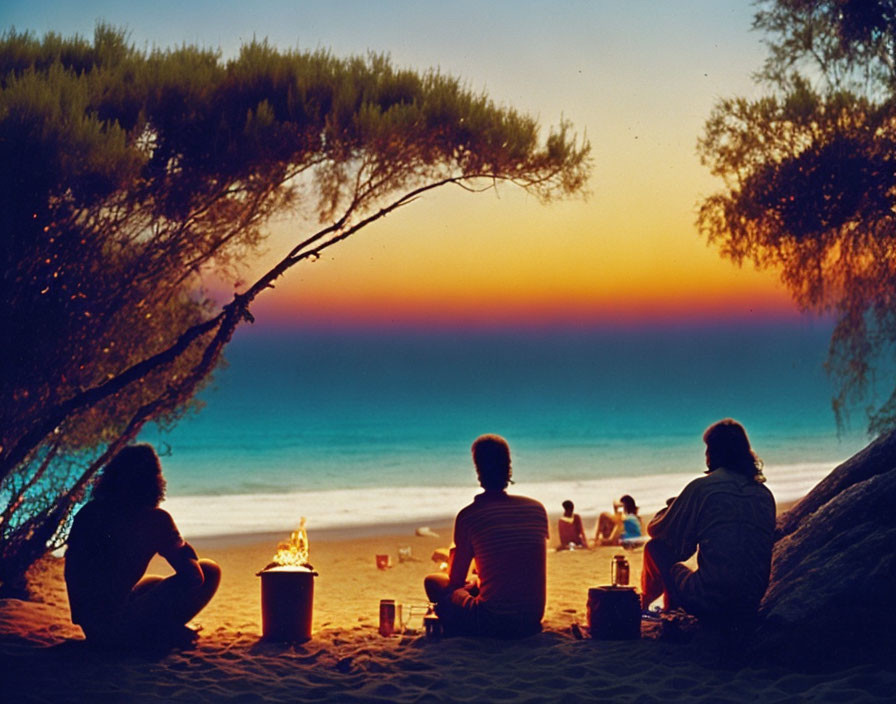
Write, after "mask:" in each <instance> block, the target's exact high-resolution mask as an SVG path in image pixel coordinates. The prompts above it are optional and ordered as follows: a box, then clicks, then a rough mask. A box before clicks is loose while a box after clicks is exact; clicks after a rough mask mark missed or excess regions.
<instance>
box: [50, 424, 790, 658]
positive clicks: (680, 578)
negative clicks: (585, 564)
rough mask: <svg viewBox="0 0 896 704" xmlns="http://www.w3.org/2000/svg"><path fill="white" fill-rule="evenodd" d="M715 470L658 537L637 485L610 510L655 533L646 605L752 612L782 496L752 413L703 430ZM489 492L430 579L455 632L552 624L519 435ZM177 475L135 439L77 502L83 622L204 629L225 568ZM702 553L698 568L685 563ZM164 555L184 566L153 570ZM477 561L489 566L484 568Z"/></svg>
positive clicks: (615, 537) (146, 638)
mask: <svg viewBox="0 0 896 704" xmlns="http://www.w3.org/2000/svg"><path fill="white" fill-rule="evenodd" d="M703 440H704V442H705V444H706V468H707V469H706V476H703V477H699V478H697V479H694V480H693V481H691V482H690V483H689V484H687V486H685V487H684V489H683V490H682V492H681V493H680V494H679V495H678V496H677V497H674V498H671V499H669V501H668V502H667V505H666V507H665V508H663V509H662V510H661V511H659V512H658V513H657V514H656V515H655V516H654V518H653V519H652V520H651V521H650V523H649V524H648V526H647V529H646V532H647V536H649V540H646V542H644V540H645V536H643V529H642V525H641V519H640V517H639V516H638V508H637V506H636V504H635V501H634V499H632V497H631V496H628V495H626V496H622V497H621V498H620V499H619V501H618V502H614V511H613V513H612V514H602V515H601V517H600V518H599V519H598V525H597V529H596V535H595V541H594V542H595V544H596V545H608V544H611V545H623V546H624V545H625V541H637V543H631V545H632V546H634V545H635V544H640V543H642V542H643V546H644V553H643V555H644V562H643V567H642V580H641V597H640V598H641V605H642V608H643V609H645V610H646V609H648V608H649V607H650V606H651V605H652V604H653V602H654V601H656V600H657V599H659V598H660V597H663V607H664V608H666V609H675V608H683V609H684V610H686V611H687V612H689V613H691V614H693V615H695V616H697V617H698V618H701V619H707V620H712V619H718V618H749V617H750V616H751V615H755V613H756V611H757V609H758V607H759V602H760V600H761V599H762V596H763V595H764V593H765V590H766V588H767V586H768V580H769V573H770V569H771V554H772V545H773V540H774V537H773V536H774V527H775V501H774V498H773V497H772V494H771V492H770V491H769V490H768V489H767V488H766V487H765V486H764V484H763V483H764V481H765V478H764V477H763V475H762V470H761V468H762V463H761V461H760V460H759V459H758V457H757V456H756V455H755V453H754V452H753V451H752V449H751V447H750V442H749V440H748V438H747V434H746V432H745V430H744V428H743V426H741V425H740V424H739V423H737V422H736V421H734V420H731V419H724V420H721V421H719V422H717V423H714V424H713V425H711V426H710V427H709V428H708V429H707V430H706V432H705V433H704V435H703ZM472 455H473V465H474V467H475V469H476V474H477V477H478V480H479V484H480V486H481V487H482V489H483V491H482V492H481V493H480V494H478V495H476V496H475V497H474V499H473V502H472V503H471V504H470V505H468V506H466V507H465V508H463V509H462V510H461V511H460V512H459V513H458V515H457V517H456V519H455V525H454V548H453V549H452V551H451V559H450V560H449V567H448V571H447V573H446V572H439V573H436V574H431V575H428V576H427V577H426V579H425V580H424V589H425V591H426V594H427V597H428V598H429V601H430V602H431V603H432V604H434V610H435V613H436V614H437V616H438V618H439V621H440V623H441V626H442V631H443V632H444V633H445V634H446V635H471V636H473V635H481V636H493V637H502V638H516V637H524V636H528V635H531V634H534V633H537V632H539V631H540V630H541V621H542V618H543V616H544V609H545V600H546V562H547V556H546V553H547V544H548V540H549V531H548V516H547V512H546V510H545V508H544V506H543V505H542V504H541V503H539V502H538V501H536V500H534V499H531V498H528V497H524V496H516V495H512V494H508V493H507V487H508V485H509V484H511V483H512V480H511V476H512V469H511V461H510V447H509V446H508V444H507V442H506V441H505V440H504V439H503V438H501V437H500V436H497V435H483V436H480V437H479V438H477V439H476V441H475V442H474V443H473V446H472ZM164 490H165V480H164V478H163V477H162V470H161V466H160V463H159V459H158V456H157V455H156V453H155V451H154V450H153V448H152V447H151V446H149V445H145V444H144V445H133V446H129V447H126V448H124V449H122V450H121V451H120V452H119V453H118V454H117V455H116V456H115V457H114V458H113V459H112V460H111V461H110V462H109V463H108V464H107V465H106V466H105V468H104V469H103V472H102V474H101V476H100V478H99V481H98V482H97V484H96V485H95V487H94V489H93V494H92V497H91V500H90V501H89V502H88V503H87V504H85V505H84V506H83V507H82V508H81V509H80V510H79V511H78V513H77V514H76V516H75V518H74V521H73V524H72V527H71V532H70V534H69V539H68V550H67V552H66V561H65V580H66V586H67V589H68V595H69V603H70V607H71V615H72V621H73V622H74V623H77V624H79V625H80V626H81V628H82V630H83V631H84V634H85V636H86V637H87V639H88V641H91V642H93V643H96V644H99V645H105V646H119V645H127V644H130V643H134V642H137V641H139V642H141V643H148V642H149V643H152V642H157V643H159V644H176V643H181V642H183V641H189V640H192V639H193V638H195V634H194V633H193V632H192V631H191V630H190V629H189V628H187V626H186V624H187V623H188V622H189V621H190V620H191V619H192V618H193V617H194V616H195V615H196V614H197V613H198V612H199V611H200V610H201V609H202V608H203V607H204V606H205V605H206V604H208V602H209V601H210V600H211V598H212V597H213V596H214V594H215V591H216V590H217V588H218V584H219V582H220V578H221V570H220V568H219V567H218V565H217V564H215V563H214V562H213V561H211V560H205V559H199V557H198V555H197V554H196V551H195V550H194V549H193V548H192V547H191V546H190V544H189V543H187V542H186V541H184V539H183V538H182V537H181V535H180V533H179V531H178V529H177V527H176V525H175V524H174V521H173V520H172V518H171V516H170V515H169V514H168V513H167V512H166V511H165V510H163V509H161V508H160V507H159V503H160V501H161V499H162V497H163V495H164ZM563 508H564V514H563V517H562V518H561V519H560V522H559V530H558V533H559V539H560V544H561V546H566V547H569V545H570V544H573V545H579V546H581V547H585V546H587V545H588V541H587V538H586V537H585V533H584V530H583V528H582V521H581V517H579V516H578V514H576V513H575V510H574V506H573V504H572V502H571V501H568V502H564V505H563ZM695 553H696V554H697V569H696V570H692V569H691V568H690V567H688V566H687V565H685V564H684V562H685V561H687V560H689V559H690V558H691V557H692V556H693V555H694V554H695ZM156 554H160V555H162V556H163V557H164V558H165V559H167V560H168V562H169V563H170V564H171V566H172V567H173V568H174V570H175V572H174V574H173V575H171V576H170V577H167V578H164V579H163V578H161V577H155V576H147V575H145V572H146V569H147V567H148V565H149V562H150V560H151V559H152V557H153V556H154V555H156ZM474 565H475V569H473V567H474Z"/></svg>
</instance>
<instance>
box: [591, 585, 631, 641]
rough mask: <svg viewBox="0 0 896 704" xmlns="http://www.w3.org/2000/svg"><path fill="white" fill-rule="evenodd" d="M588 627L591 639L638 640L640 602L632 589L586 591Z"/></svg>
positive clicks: (595, 589)
mask: <svg viewBox="0 0 896 704" xmlns="http://www.w3.org/2000/svg"><path fill="white" fill-rule="evenodd" d="M588 625H589V627H590V629H591V637H592V638H602V639H607V640H627V639H630V638H640V637H641V600H640V599H639V598H638V594H637V593H636V592H635V588H634V587H616V586H614V587H595V588H594V589H589V590H588Z"/></svg>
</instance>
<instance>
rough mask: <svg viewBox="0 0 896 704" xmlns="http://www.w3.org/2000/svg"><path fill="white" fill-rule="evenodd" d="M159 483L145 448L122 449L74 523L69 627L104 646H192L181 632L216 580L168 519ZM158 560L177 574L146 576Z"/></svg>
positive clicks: (209, 564) (68, 556)
mask: <svg viewBox="0 0 896 704" xmlns="http://www.w3.org/2000/svg"><path fill="white" fill-rule="evenodd" d="M164 494H165V479H164V478H163V477H162V468H161V466H160V464H159V458H158V456H157V455H156V453H155V450H153V448H152V447H151V446H150V445H145V444H144V445H132V446H129V447H125V448H124V449H122V450H121V451H120V452H119V453H118V454H117V455H115V457H113V458H112V460H111V461H110V462H109V463H108V464H107V465H106V467H105V468H104V469H103V472H102V474H101V476H100V478H99V481H98V482H97V483H96V486H94V489H93V495H92V498H91V500H90V501H88V502H87V504H85V505H84V506H83V507H82V508H81V510H80V511H78V513H77V514H76V515H75V519H74V522H73V523H72V528H71V532H70V534H69V537H68V549H67V551H66V553H65V584H66V587H67V589H68V599H69V606H70V607H71V615H72V622H73V623H77V624H78V625H80V626H81V630H83V631H84V635H85V636H86V637H87V640H88V642H91V643H94V644H98V645H102V646H107V647H108V646H152V647H169V646H172V645H184V644H188V643H189V642H191V641H192V640H195V635H196V634H195V632H194V631H192V630H190V629H189V628H187V627H186V626H185V624H186V623H187V622H188V621H189V620H190V619H191V618H193V617H194V616H195V615H196V614H197V613H199V611H201V610H202V608H203V607H204V606H205V605H206V604H208V602H209V601H210V600H211V598H212V596H214V594H215V591H217V589H218V584H219V583H220V580H221V570H220V568H219V567H218V565H217V564H216V563H214V562H213V561H211V560H200V559H198V557H197V555H196V551H195V550H193V548H192V547H191V546H190V544H189V543H186V542H184V539H183V538H181V536H180V533H179V532H178V530H177V526H176V525H175V524H174V521H173V520H172V518H171V516H170V515H169V514H168V512H167V511H164V510H162V509H161V508H159V502H160V501H161V500H162V498H163V496H164ZM156 553H158V554H160V555H162V557H164V558H165V559H166V560H168V562H169V563H170V564H171V566H172V567H173V568H174V570H175V574H173V575H171V576H170V577H167V578H164V579H163V578H162V577H157V576H144V572H145V571H146V568H147V566H148V565H149V562H150V560H151V559H152V557H153V556H154V555H155V554H156Z"/></svg>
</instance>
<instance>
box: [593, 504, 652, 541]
mask: <svg viewBox="0 0 896 704" xmlns="http://www.w3.org/2000/svg"><path fill="white" fill-rule="evenodd" d="M644 540H645V539H644V527H643V525H642V523H641V517H640V516H639V515H638V506H637V504H635V500H634V499H633V498H632V497H631V496H629V495H628V494H624V495H623V496H621V497H619V501H614V502H613V515H610V514H609V513H602V514H600V517H599V518H598V519H597V533H596V535H595V536H594V543H595V545H622V546H623V547H634V546H636V545H640V544H642V543H643V542H644Z"/></svg>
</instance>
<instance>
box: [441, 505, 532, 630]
mask: <svg viewBox="0 0 896 704" xmlns="http://www.w3.org/2000/svg"><path fill="white" fill-rule="evenodd" d="M547 539H548V516H547V512H546V511H545V509H544V506H542V505H541V504H540V503H539V502H538V501H535V500H534V499H529V498H526V497H525V496H509V495H507V494H506V493H504V492H503V491H501V492H498V491H486V492H484V493H482V494H479V495H478V496H476V498H475V499H474V500H473V503H472V504H470V505H469V506H467V507H465V508H464V509H462V510H461V512H460V513H458V514H457V519H456V520H455V523H454V542H455V545H456V549H455V554H454V560H453V562H452V565H451V583H452V584H455V585H462V584H463V582H464V580H465V578H466V574H467V570H468V569H469V566H470V562H471V561H472V560H473V559H474V558H475V560H476V569H477V571H478V573H479V589H480V599H481V601H482V602H484V603H485V604H487V605H488V607H489V609H490V610H491V611H493V612H498V613H499V612H507V613H521V612H522V613H526V614H529V615H537V617H538V619H541V617H542V615H543V614H544V604H545V578H546V577H545V575H546V569H545V562H546V559H547V558H546V544H545V541H546V540H547Z"/></svg>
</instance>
